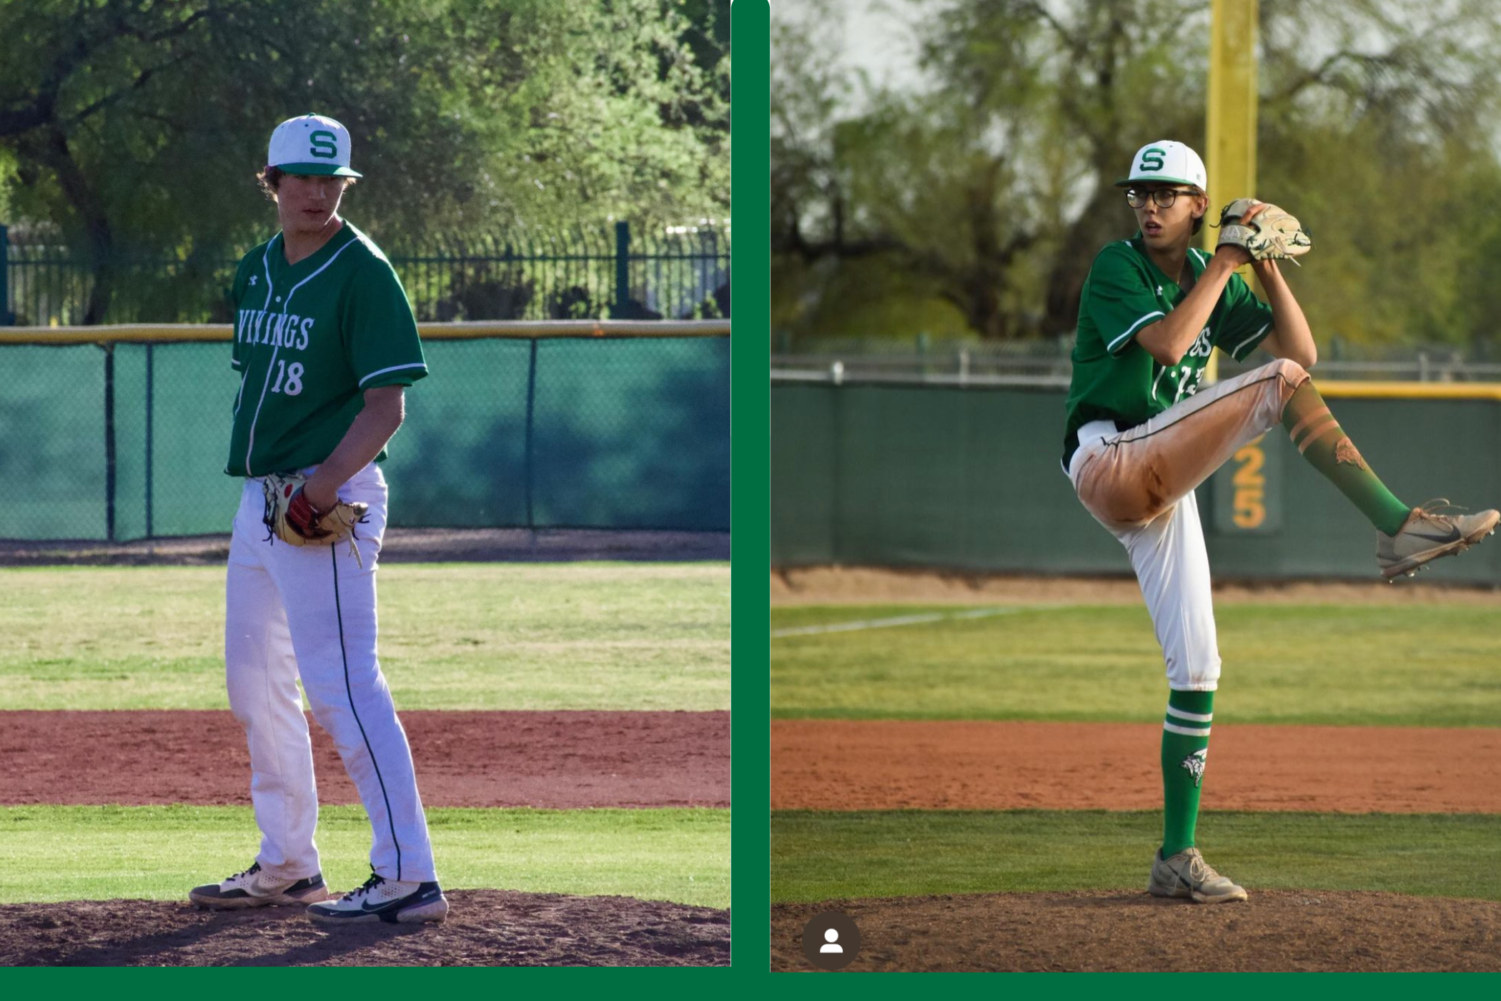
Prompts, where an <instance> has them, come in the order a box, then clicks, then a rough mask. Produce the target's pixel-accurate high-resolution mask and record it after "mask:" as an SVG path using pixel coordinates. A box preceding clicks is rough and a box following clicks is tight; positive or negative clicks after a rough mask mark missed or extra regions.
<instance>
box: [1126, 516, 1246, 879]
mask: <svg viewBox="0 0 1501 1001" xmlns="http://www.w3.org/2000/svg"><path fill="white" fill-rule="evenodd" d="M1115 534H1116V537H1117V538H1118V539H1120V541H1121V543H1122V544H1123V545H1124V546H1125V547H1126V552H1127V554H1128V555H1129V556H1130V558H1131V566H1132V569H1133V570H1135V571H1136V577H1137V580H1138V581H1139V582H1140V584H1141V592H1142V597H1143V598H1144V599H1145V600H1146V603H1147V610H1148V611H1149V612H1150V613H1151V616H1152V626H1153V629H1154V630H1155V631H1156V634H1157V642H1158V643H1159V644H1160V645H1161V647H1162V655H1163V662H1164V664H1165V665H1166V669H1167V681H1168V689H1169V691H1168V704H1167V714H1166V717H1165V719H1164V722H1163V730H1162V751H1161V764H1162V792H1163V843H1162V846H1161V848H1160V849H1159V850H1158V852H1157V855H1156V857H1155V858H1154V860H1153V864H1152V874H1151V878H1150V880H1149V881H1148V889H1149V890H1150V891H1151V892H1152V893H1153V894H1155V895H1157V896H1166V897H1185V898H1191V899H1193V900H1197V901H1200V902H1206V903H1218V902H1224V901H1230V900H1244V899H1246V892H1245V890H1243V889H1241V888H1240V887H1239V886H1236V885H1235V884H1234V883H1233V882H1231V881H1230V880H1229V879H1226V878H1225V877H1223V876H1221V875H1219V874H1218V873H1216V872H1215V871H1214V870H1213V869H1212V868H1210V867H1209V865H1208V864H1207V863H1206V862H1204V859H1203V856H1202V855H1200V854H1199V852H1198V849H1197V848H1196V847H1195V837H1196V833H1197V825H1198V817H1199V795H1200V793H1201V791H1202V788H1203V779H1204V769H1205V764H1206V762H1207V758H1208V750H1209V734H1210V729H1211V727H1210V724H1211V722H1212V720H1213V718H1214V692H1215V689H1216V688H1217V687H1218V685H1219V676H1220V656H1219V645H1218V639H1217V636H1216V631H1215V625H1214V608H1213V604H1212V598H1211V593H1210V579H1209V555H1208V552H1207V550H1206V549H1205V546H1204V532H1203V527H1202V525H1201V524H1200V521H1199V508H1198V501H1197V498H1196V497H1195V495H1194V494H1193V493H1192V492H1190V493H1189V494H1188V495H1187V496H1185V497H1183V498H1182V499H1181V500H1180V501H1179V502H1178V503H1177V504H1176V505H1174V506H1173V507H1172V508H1171V509H1169V510H1168V511H1167V512H1166V513H1165V514H1164V515H1163V516H1161V517H1159V518H1157V519H1155V520H1153V521H1152V522H1151V523H1150V524H1148V525H1145V526H1142V527H1139V528H1133V529H1127V530H1123V531H1118V532H1116V533H1115Z"/></svg>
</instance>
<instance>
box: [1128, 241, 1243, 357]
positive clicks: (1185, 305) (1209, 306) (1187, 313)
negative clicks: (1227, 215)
mask: <svg viewBox="0 0 1501 1001" xmlns="http://www.w3.org/2000/svg"><path fill="white" fill-rule="evenodd" d="M1238 266H1239V265H1238V264H1237V263H1236V262H1235V260H1234V258H1233V257H1232V256H1231V255H1230V254H1228V253H1225V252H1224V251H1221V252H1218V253H1216V254H1215V255H1214V256H1213V257H1211V258H1210V259H1209V264H1208V266H1207V267H1205V268H1204V273H1203V274H1202V275H1200V276H1199V280H1198V282H1197V283H1195V285H1194V287H1193V288H1191V289H1189V292H1188V295H1186V296H1184V297H1183V301H1182V302H1180V303H1179V304H1178V306H1177V308H1176V309H1174V310H1173V311H1172V312H1170V313H1168V314H1167V316H1164V317H1163V318H1162V319H1160V320H1158V321H1157V322H1156V323H1152V324H1148V325H1147V326H1145V327H1142V328H1141V330H1139V331H1138V332H1137V334H1136V343H1137V344H1140V345H1141V346H1142V348H1143V349H1145V351H1146V352H1147V354H1149V355H1151V356H1152V357H1153V358H1155V359H1156V360H1157V361H1159V362H1161V363H1162V364H1163V365H1176V364H1178V362H1180V361H1182V360H1183V356H1184V355H1185V354H1187V353H1188V349H1189V348H1191V347H1193V343H1194V341H1196V340H1197V339H1198V337H1199V333H1200V332H1201V331H1202V330H1203V329H1204V327H1205V326H1206V325H1207V324H1208V323H1209V316H1210V314H1211V313H1213V312H1214V307H1215V304H1216V303H1218V302H1219V301H1220V295H1221V293H1223V292H1224V291H1225V286H1226V285H1227V284H1229V282H1230V276H1231V275H1232V274H1234V273H1235V269H1236V268H1237V267H1238Z"/></svg>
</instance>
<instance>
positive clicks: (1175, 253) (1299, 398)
mask: <svg viewBox="0 0 1501 1001" xmlns="http://www.w3.org/2000/svg"><path fill="white" fill-rule="evenodd" d="M1117 184H1118V186H1120V187H1124V188H1125V189H1126V200H1127V203H1128V204H1129V205H1130V207H1131V209H1132V210H1133V211H1134V212H1135V215H1136V221H1137V224H1138V226H1139V229H1138V231H1137V233H1136V234H1135V235H1134V236H1132V237H1131V238H1130V239H1128V240H1119V241H1116V242H1114V243H1111V244H1109V245H1108V246H1106V247H1105V248H1104V249H1103V250H1101V251H1100V253H1099V255H1098V256H1097V257H1096V258H1095V260H1094V264H1093V265H1092V266H1091V268H1090V271H1089V277H1088V279H1087V280H1086V281H1085V283H1084V289H1083V293H1082V296H1081V298H1080V303H1079V325H1078V338H1077V342H1076V344H1075V346H1074V351H1073V381H1072V385H1071V386H1070V388H1069V394H1068V404H1067V407H1068V422H1067V427H1066V429H1065V432H1064V450H1063V468H1064V470H1065V472H1066V473H1067V474H1068V477H1069V480H1070V481H1071V482H1072V483H1073V486H1074V490H1075V492H1076V493H1077V494H1078V496H1079V500H1080V501H1081V502H1082V503H1083V505H1084V507H1085V508H1086V509H1087V510H1088V511H1089V513H1090V514H1091V515H1093V516H1094V518H1095V520H1096V521H1098V522H1099V523H1100V524H1101V525H1103V526H1104V527H1105V528H1106V529H1107V530H1109V531H1110V532H1111V533H1112V534H1113V535H1114V536H1115V537H1116V538H1117V539H1118V540H1120V542H1121V544H1122V545H1123V546H1125V548H1126V552H1127V554H1128V555H1129V557H1130V560H1131V566H1132V568H1133V569H1134V570H1135V572H1136V577H1137V580H1138V581H1139V582H1140V584H1141V591H1142V596H1143V598H1144V599H1145V600H1146V603H1147V608H1148V610H1149V611H1150V612H1151V615H1152V623H1153V626H1154V628H1155V630H1156V633H1157V641H1158V643H1160V644H1161V646H1162V652H1163V657H1164V660H1165V662H1166V665H1167V680H1168V689H1169V691H1168V704H1167V715H1166V718H1165V720H1164V723H1163V734H1162V776H1163V793H1164V807H1165V809H1164V822H1163V843H1162V846H1161V848H1160V849H1159V850H1158V853H1157V856H1156V858H1155V859H1154V861H1153V864H1152V872H1151V877H1150V880H1149V882H1148V890H1149V891H1150V892H1151V893H1153V894H1155V895H1157V896H1162V897H1182V898H1188V899H1192V900H1195V901H1199V902H1201V903H1212V902H1220V901H1230V900H1244V899H1246V891H1245V890H1243V889H1242V888H1241V887H1239V886H1237V885H1236V884H1235V883H1233V882H1231V881H1230V880H1229V879H1227V878H1226V877H1224V876H1221V875H1219V874H1218V873H1216V872H1215V871H1214V869H1212V868H1210V866H1209V865H1208V864H1207V863H1206V862H1205V861H1204V859H1203V856H1202V855H1201V854H1200V853H1199V850H1198V848H1196V847H1195V826H1196V821H1197V819H1198V810H1199V792H1200V789H1201V787H1202V783H1203V778H1204V766H1205V762H1206V759H1207V756H1208V747H1209V732H1210V724H1211V722H1212V720H1213V718H1214V714H1213V703H1214V691H1215V689H1216V687H1218V684H1219V676H1220V657H1219V650H1218V645H1217V642H1216V637H1215V625H1214V614H1213V609H1212V607H1211V602H1210V580H1209V559H1208V556H1207V554H1206V551H1205V547H1204V532H1203V529H1202V527H1201V525H1200V522H1199V509H1198V504H1197V502H1196V501H1195V498H1194V488H1195V487H1197V486H1198V485H1199V484H1200V483H1202V482H1203V481H1204V480H1205V479H1206V478H1208V476H1209V475H1210V474H1211V473H1213V472H1214V471H1215V470H1216V469H1218V468H1219V467H1220V466H1221V465H1223V464H1224V463H1225V461H1226V460H1228V459H1229V458H1230V457H1231V456H1232V455H1234V454H1235V452H1236V450H1237V449H1239V448H1240V447H1241V446H1243V445H1245V444H1246V443H1247V442H1250V441H1253V440H1254V439H1256V438H1257V437H1258V436H1259V435H1261V434H1262V433H1264V432H1265V431H1267V430H1268V429H1270V428H1272V427H1274V426H1275V425H1277V424H1278V423H1279V422H1280V423H1281V424H1282V425H1283V426H1284V427H1285V428H1286V429H1287V432H1288V434H1289V435H1290V436H1291V439H1292V442H1293V444H1294V445H1295V446H1297V449H1298V451H1299V453H1300V454H1301V455H1302V456H1303V458H1304V459H1306V460H1307V461H1308V462H1309V463H1310V464H1311V465H1312V466H1313V467H1314V468H1315V469H1316V470H1318V471H1319V472H1320V473H1322V474H1323V475H1324V476H1325V477H1327V478H1328V479H1329V480H1330V481H1332V482H1333V483H1334V485H1335V486H1336V487H1337V488H1338V489H1339V490H1340V491H1341V492H1342V493H1344V494H1345V496H1346V497H1348V498H1349V499H1350V501H1351V502H1353V503H1354V504H1355V506H1356V507H1357V508H1358V509H1359V510H1360V512H1361V513H1362V514H1364V515H1365V516H1366V518H1368V519H1369V520H1370V522H1371V524H1372V525H1374V526H1375V528H1376V530H1377V536H1376V539H1377V542H1376V560H1377V565H1378V567H1379V568H1380V570H1381V573H1382V574H1383V575H1385V576H1386V577H1388V578H1392V577H1396V576H1399V575H1402V574H1411V573H1413V572H1415V571H1416V570H1417V569H1418V568H1420V567H1421V566H1423V565H1424V564H1426V563H1427V562H1429V561H1431V560H1434V559H1438V558H1440V557H1443V556H1448V555H1452V554H1454V553H1457V552H1460V551H1462V550H1464V549H1466V548H1467V547H1469V546H1471V545H1473V544H1474V543H1476V542H1478V541H1480V539H1482V538H1483V537H1484V536H1486V535H1488V534H1490V533H1491V532H1492V531H1494V529H1495V526H1496V523H1497V521H1498V520H1501V514H1498V513H1497V512H1496V511H1484V512H1481V513H1479V514H1473V515H1457V514H1443V513H1440V512H1439V511H1438V510H1437V507H1436V505H1430V506H1425V507H1424V508H1413V507H1410V506H1409V505H1407V504H1405V503H1403V502H1402V501H1400V500H1398V499H1397V498H1396V497H1395V496H1393V495H1392V493H1391V492H1390V491H1389V490H1387V488H1386V487H1385V486H1384V485H1383V484H1382V482H1381V480H1380V479H1378V478H1377V476H1376V474H1375V473H1374V472H1372V470H1371V469H1370V467H1369V466H1368V465H1367V463H1366V462H1365V460H1364V459H1363V458H1362V457H1361V455H1360V452H1359V451H1358V450H1357V449H1356V448H1355V445H1354V443H1353V442H1351V441H1350V439H1349V438H1348V437H1347V436H1346V435H1345V433H1344V431H1343V430H1342V429H1341V428H1340V426H1339V423H1338V421H1337V420H1336V419H1335V418H1334V416H1333V415H1332V414H1331V413H1330V411H1329V408H1328V406H1327V405H1325V403H1324V400H1323V398H1322V397H1320V395H1319V393H1318V390H1317V389H1315V388H1314V385H1313V382H1312V381H1311V380H1310V379H1309V376H1308V372H1307V369H1308V368H1310V367H1312V366H1313V364H1314V362H1315V361H1316V360H1317V358H1318V354H1317V351H1316V350H1315V348H1314V342H1313V337H1312V335H1311V333H1310V332H1309V329H1308V323H1307V321H1306V320H1305V319H1304V317H1303V311H1302V309H1300V308H1299V306H1298V302H1297V300H1296V299H1295V298H1294V297H1293V294H1292V290H1291V289H1290V288H1288V285H1287V282H1286V280H1285V279H1284V278H1283V276H1282V274H1281V273H1280V272H1279V271H1278V268H1277V264H1276V261H1275V260H1259V261H1253V260H1252V255H1251V254H1250V252H1248V251H1247V250H1246V248H1245V247H1244V246H1241V245H1238V244H1236V243H1234V242H1232V241H1230V240H1228V239H1226V238H1225V237H1222V238H1221V241H1220V244H1219V246H1218V247H1217V249H1216V250H1215V252H1214V253H1213V254H1212V255H1211V254H1206V253H1204V252H1203V251H1200V250H1198V249H1195V248H1192V247H1190V243H1191V242H1192V241H1193V237H1194V234H1195V233H1197V232H1199V229H1200V227H1201V225H1202V224H1203V219H1204V213H1205V212H1206V211H1207V209H1208V204H1209V203H1208V199H1207V198H1206V196H1205V190H1206V189H1205V184H1206V178H1205V172H1204V164H1203V161H1202V160H1200V159H1199V156H1198V154H1196V153H1195V152H1194V151H1193V150H1191V149H1189V148H1188V147H1187V146H1185V145H1183V144H1182V143H1178V142H1168V141H1162V142H1155V143H1148V144H1147V145H1146V146H1143V147H1142V148H1141V149H1140V150H1139V151H1138V152H1137V154H1136V156H1135V157H1134V158H1133V159H1132V161H1131V171H1130V174H1129V176H1128V177H1126V178H1125V179H1124V180H1121V181H1119V182H1117ZM1265 208H1266V206H1265V205H1264V203H1259V202H1257V203H1253V204H1252V206H1251V208H1250V209H1249V210H1248V211H1247V212H1246V214H1245V215H1244V216H1243V217H1242V222H1249V221H1251V220H1252V219H1254V217H1255V216H1256V215H1257V214H1258V213H1259V212H1261V211H1262V210H1263V209H1265ZM1248 263H1250V264H1252V266H1253V267H1254V269H1255V272H1256V275H1257V277H1258V278H1259V279H1260V281H1261V286H1262V288H1263V289H1264V290H1265V292H1266V297H1267V301H1266V302H1262V301H1261V300H1260V299H1258V298H1257V297H1256V296H1255V295H1254V294H1253V293H1252V292H1251V290H1250V289H1249V288H1248V287H1247V286H1246V284H1245V282H1244V281H1242V280H1241V278H1240V276H1238V275H1237V274H1235V269H1236V268H1238V267H1240V266H1242V265H1244V264H1248ZM1216 347H1218V348H1220V349H1221V350H1223V351H1226V352H1228V353H1229V354H1230V355H1231V356H1232V357H1233V358H1235V359H1236V360H1237V361H1239V360H1243V359H1245V358H1246V357H1247V356H1248V355H1250V354H1251V352H1252V351H1254V350H1256V348H1258V347H1260V348H1263V349H1265V350H1266V351H1267V352H1269V353H1270V354H1272V355H1273V356H1275V358H1276V359H1277V360H1276V361H1273V362H1271V363H1270V364H1267V365H1263V366H1262V367H1260V368H1257V369H1254V370H1253V371H1250V372H1247V373H1245V374H1244V375H1240V376H1237V377H1236V378H1233V379H1228V380H1225V381H1224V382H1218V383H1214V384H1213V385H1204V384H1202V379H1203V375H1204V366H1205V364H1206V363H1207V362H1208V360H1209V355H1210V352H1211V351H1212V350H1213V349H1214V348H1216Z"/></svg>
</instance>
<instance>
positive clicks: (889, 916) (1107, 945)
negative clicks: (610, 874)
mask: <svg viewBox="0 0 1501 1001" xmlns="http://www.w3.org/2000/svg"><path fill="white" fill-rule="evenodd" d="M830 910H836V911H843V912H845V913H846V914H848V915H849V916H850V917H852V918H853V919H854V920H855V923H856V924H857V925H858V926H859V929H860V952H859V954H858V955H857V956H856V957H855V961H854V962H853V963H851V964H850V966H849V967H848V969H850V970H914V971H921V970H997V971H1004V972H1027V971H1030V972H1039V971H1100V970H1116V971H1125V972H1135V971H1168V972H1172V971H1229V972H1252V971H1315V972H1318V971H1341V970H1348V971H1372V970H1374V971H1384V972H1392V971H1400V970H1417V971H1442V970H1461V971H1479V970H1490V971H1494V970H1501V903H1496V902H1492V901H1485V900H1447V899H1442V898H1436V897H1407V896H1402V895H1400V894H1394V893H1349V892H1331V891H1329V890H1259V891H1253V892H1252V894H1251V899H1250V900H1249V901H1246V902H1244V903H1232V904H1192V903H1189V902H1188V901H1182V900H1161V899H1158V898H1156V897H1151V896H1148V895H1147V894H1146V892H1145V891H1142V892H1138V893H1126V892H1122V891H1119V890H1104V891H1093V892H1089V891H1086V892H1074V893H1048V894H1040V893H1004V894H985V895H974V896H969V895H965V896H944V897H909V898H902V899H891V900H831V901H824V902H822V903H818V904H777V905H775V906H773V907H772V909H771V955H772V969H773V970H813V969H814V967H813V966H812V964H810V963H809V962H808V961H807V959H806V958H805V957H804V956H803V951H802V933H803V926H804V925H805V924H806V923H807V922H808V920H809V919H810V918H812V917H813V916H814V915H817V914H820V913H822V912H824V911H830Z"/></svg>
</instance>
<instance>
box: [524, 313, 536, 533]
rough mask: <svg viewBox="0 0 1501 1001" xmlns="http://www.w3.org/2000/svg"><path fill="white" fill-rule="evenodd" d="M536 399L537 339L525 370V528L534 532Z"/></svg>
mask: <svg viewBox="0 0 1501 1001" xmlns="http://www.w3.org/2000/svg"><path fill="white" fill-rule="evenodd" d="M536 399H537V338H535V337H533V338H532V354H531V363H530V364H529V365H528V366H527V370H526V527H527V528H528V529H529V530H531V531H536V528H537V524H536V521H535V519H534V518H533V517H532V482H533V476H532V455H533V448H532V410H533V404H534V403H535V402H536Z"/></svg>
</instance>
